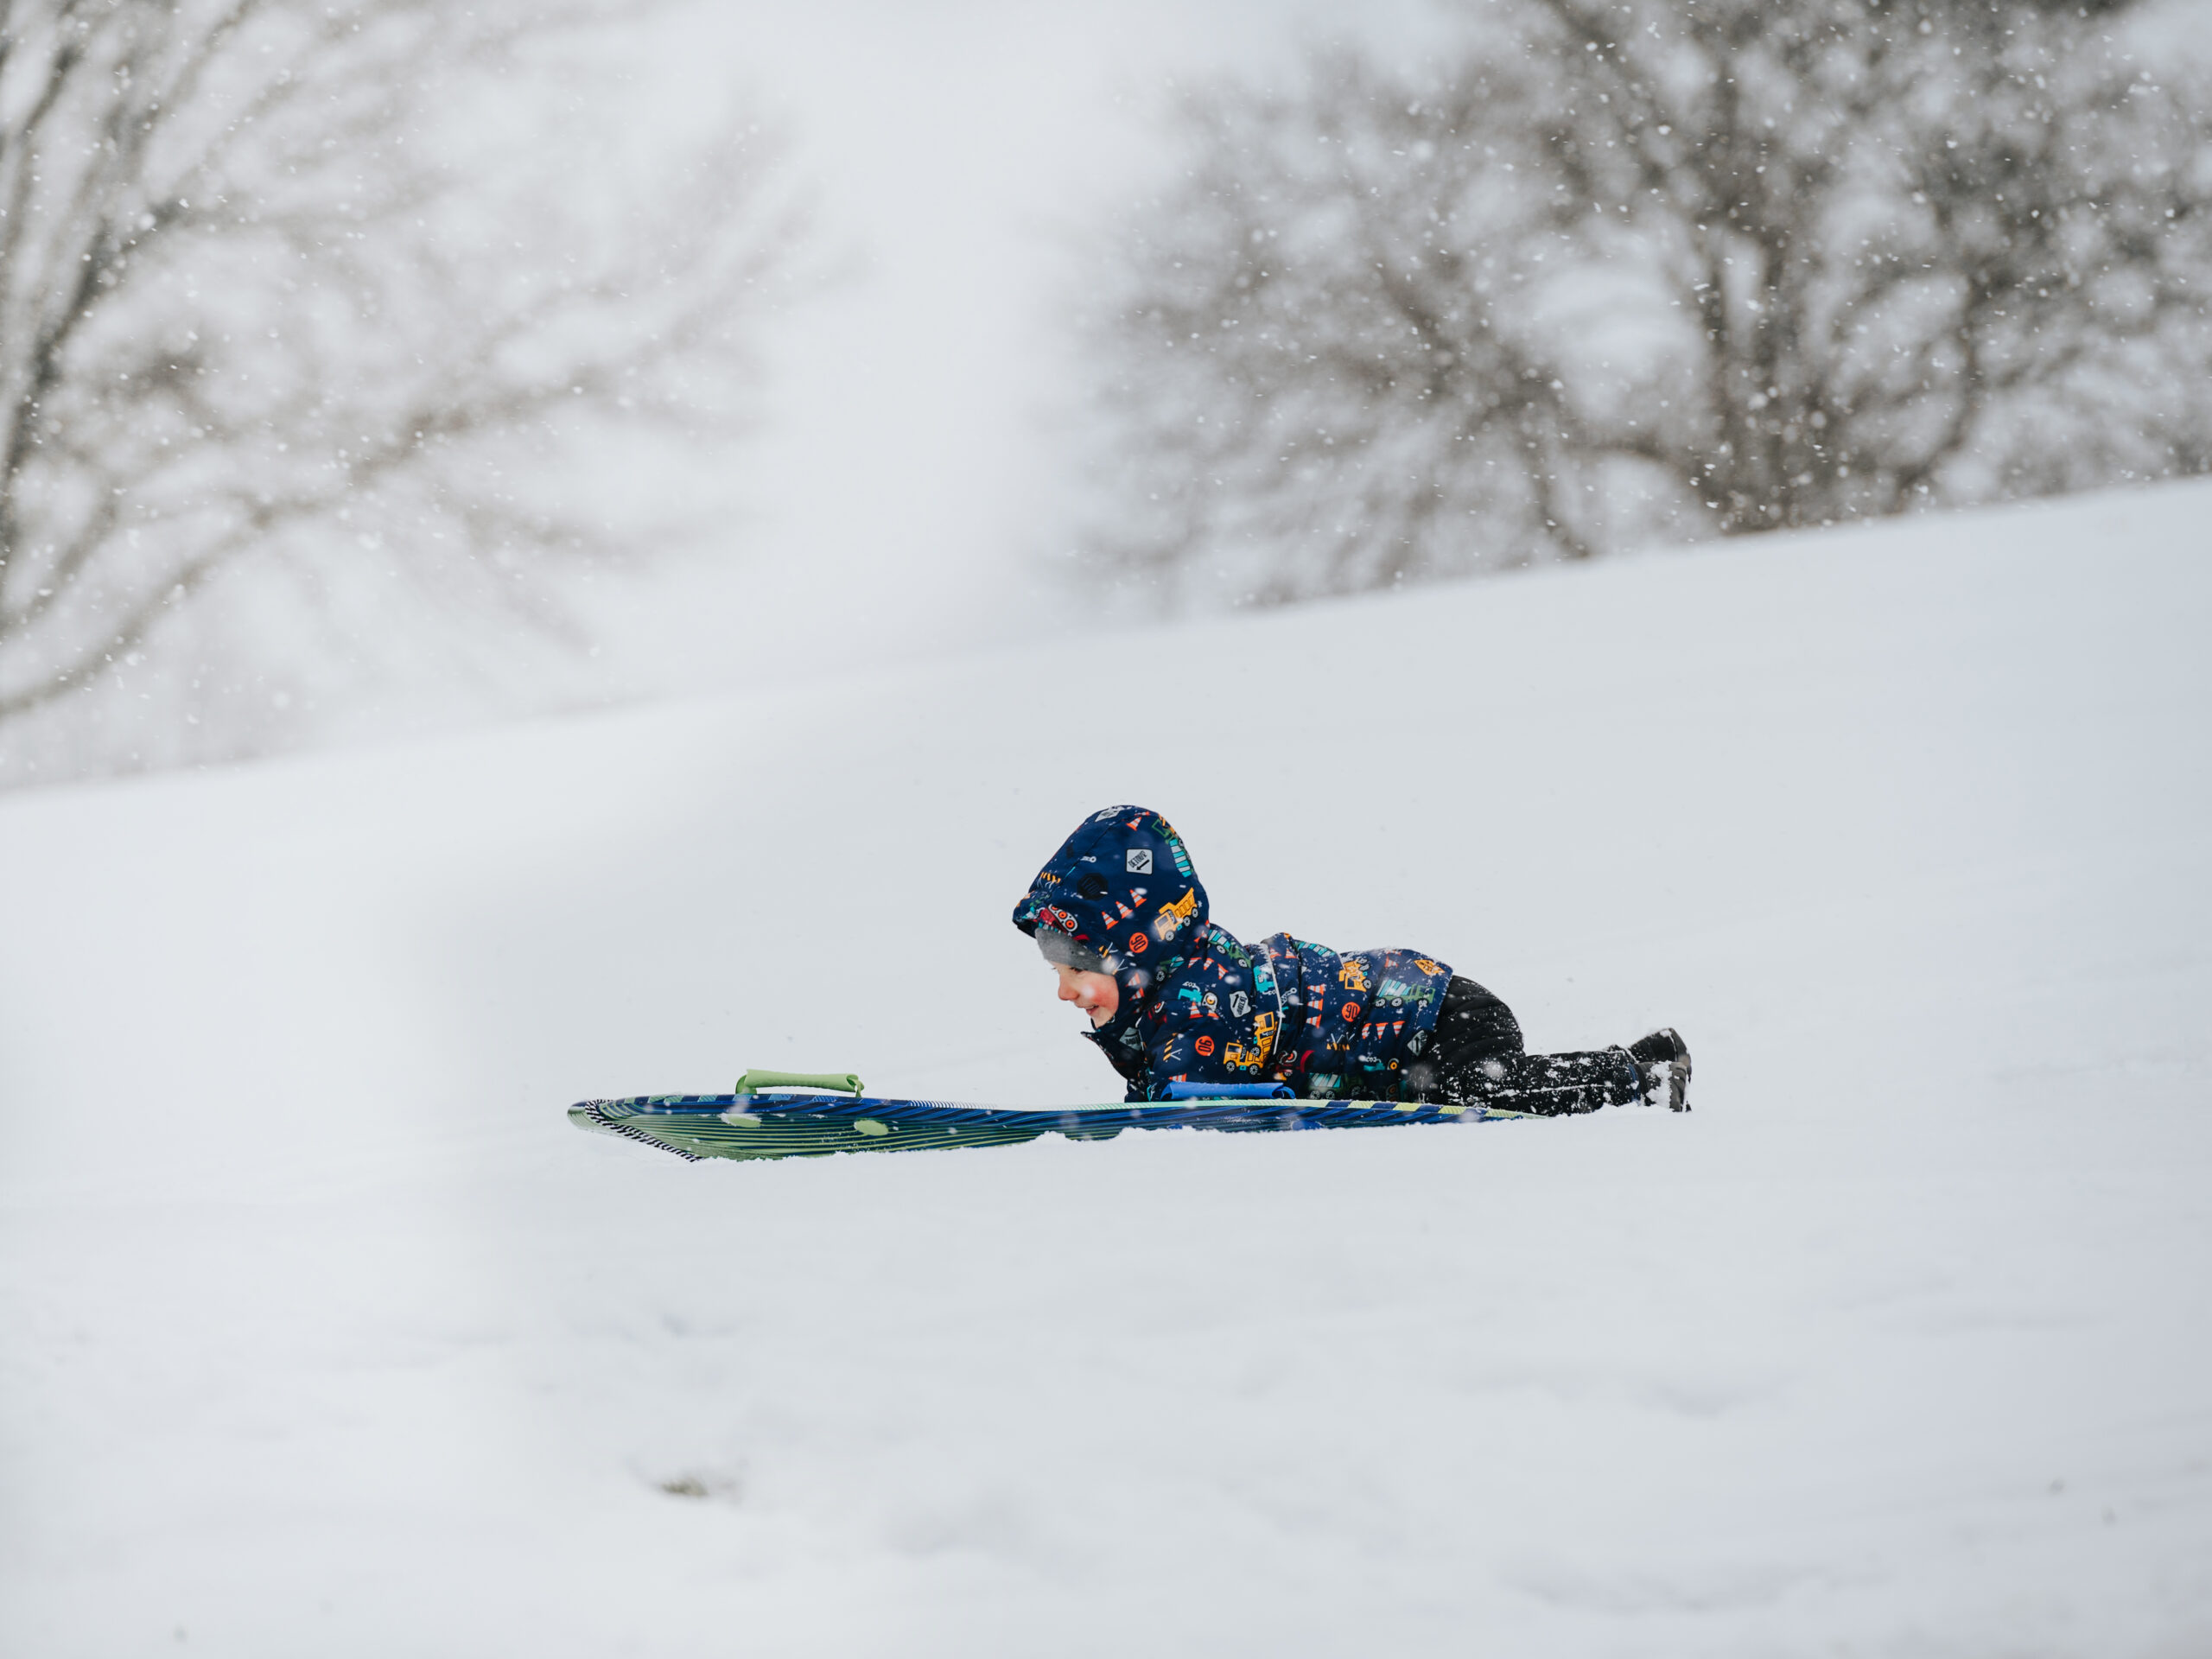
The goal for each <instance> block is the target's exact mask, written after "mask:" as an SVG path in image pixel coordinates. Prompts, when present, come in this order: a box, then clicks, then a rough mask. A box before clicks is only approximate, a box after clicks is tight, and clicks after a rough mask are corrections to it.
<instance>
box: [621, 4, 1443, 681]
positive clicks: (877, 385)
mask: <svg viewBox="0 0 2212 1659" xmlns="http://www.w3.org/2000/svg"><path fill="white" fill-rule="evenodd" d="M1440 16H1442V9H1441V8H1440V7H1438V6H1435V5H1432V4H1429V3H1427V0H1388V3H1380V4H1378V3H1372V0H1370V3H1366V4H1361V5H1350V4H1344V3H1337V4H1326V3H1313V0H1283V3H1275V4H1268V3H1262V0H1200V3H1181V4H1176V3H1170V0H1122V3H1103V4H1077V3H1070V0H903V3H902V0H831V3H804V0H756V3H750V4H746V5H741V6H735V5H710V6H704V7H701V8H698V9H696V10H689V11H686V12H683V13H680V14H678V15H677V16H674V17H671V18H670V19H668V20H667V21H666V22H664V23H663V24H661V25H658V26H657V27H658V28H664V29H667V30H668V32H669V36H670V40H671V49H670V50H668V51H667V52H665V53H659V52H656V53H654V54H652V55H651V58H650V61H651V62H652V65H653V67H652V69H651V70H650V71H649V72H648V74H647V76H646V77H645V79H647V80H648V81H649V82H650V83H651V84H650V85H648V86H644V87H642V88H640V91H641V92H643V93H644V94H645V96H644V99H643V102H644V104H645V105H646V106H647V107H651V108H659V109H663V110H667V111H683V110H687V109H690V108H693V107H696V106H697V105H701V104H702V103H704V102H710V101H712V100H714V99H717V98H719V97H721V96H724V95H726V93H727V92H728V89H729V88H731V87H732V86H753V87H756V88H758V89H760V92H763V93H764V94H765V95H766V102H767V103H768V104H770V105H772V106H773V107H777V108H779V109H780V110H781V111H783V112H784V114H785V118H787V120H788V122H789V124H790V127H791V131H792V134H793V136H794V138H795V140H796V149H797V156H798V165H799V166H800V167H801V168H803V169H804V171H805V172H806V173H807V174H808V175H810V177H811V178H813V179H814V180H815V181H817V182H818V184H819V186H820V192H821V194H820V201H819V217H818V228H819V233H820V234H819V242H818V246H817V252H818V255H819V256H820V257H823V259H824V261H825V263H826V262H833V261H837V260H841V259H842V260H845V261H846V262H847V263H848V265H849V272H850V274H849V276H848V277H846V278H845V279H844V280H843V281H842V282H841V283H838V284H836V286H834V287H833V288H831V289H829V291H827V292H824V293H821V294H819V295H817V296H816V297H815V298H813V299H812V300H811V301H810V302H807V303H805V304H804V305H802V306H800V307H798V308H795V309H794V310H793V311H792V312H791V313H790V314H789V315H787V316H786V317H785V318H784V319H783V320H782V321H779V324H778V325H777V327H776V328H775V330H774V335H775V338H774V341H773V346H774V353H775V357H776V360H777V368H778V377H777V380H776V383H775V385H774V388H773V391H772V403H771V414H772V423H771V425H770V427H769V428H768V429H767V430H766V432H765V433H764V434H763V435H762V436H761V437H760V439H758V440H757V441H756V442H754V443H753V445H752V446H751V448H749V450H748V451H747V453H745V454H741V455H739V456H736V457H734V460H733V466H734V467H736V468H737V469H738V470H739V471H740V474H741V476H742V477H743V479H744V480H746V483H747V494H748V496H749V498H750V499H751V501H752V502H753V506H754V511H755V515H756V516H755V517H754V518H753V522H751V523H750V524H746V525H743V526H733V535H732V537H731V543H732V549H731V550H732V555H733V556H728V557H724V558H721V559H720V560H719V561H718V562H717V563H716V564H715V568H714V569H711V570H703V571H702V570H700V569H681V570H677V571H675V572H671V573H670V574H668V575H664V576H663V577H661V578H659V579H657V580H656V581H654V582H652V583H650V584H649V585H648V586H646V587H645V588H643V589H641V590H639V592H638V593H637V594H634V595H632V598H631V599H630V600H629V601H626V602H624V603H622V604H621V605H620V606H619V607H617V606H609V607H607V608H606V610H605V611H604V612H603V613H602V615H601V618H600V624H601V630H602V636H603V639H604V640H605V643H606V645H607V650H608V651H609V652H610V653H611V654H612V655H613V657H614V658H615V662H616V664H617V667H618V671H619V672H620V674H621V675H622V676H623V677H624V678H625V679H626V680H628V681H629V682H630V683H632V684H633V685H635V686H636V687H637V688H638V689H640V690H643V689H646V688H648V687H650V686H652V685H653V684H655V683H659V682H663V681H664V678H665V677H667V676H668V675H670V674H671V673H673V674H676V675H677V677H679V678H680V679H681V680H682V681H683V682H685V683H696V682H697V680H698V679H699V678H700V677H702V675H704V676H706V677H710V678H719V677H724V676H726V675H729V674H734V673H737V672H740V671H741V669H740V667H739V664H740V663H741V662H742V663H744V664H751V665H752V666H753V668H755V669H760V668H776V667H780V666H784V665H786V664H804V663H807V662H810V661H812V662H818V661H819V659H820V652H821V648H822V646H823V645H824V644H826V643H828V642H829V641H831V640H835V641H836V642H837V643H838V644H839V645H841V646H842V647H845V648H849V649H855V650H860V651H864V652H868V653H871V654H874V653H885V652H893V653H899V654H904V653H906V652H914V651H921V652H935V651H940V650H945V649H956V648H958V647H961V646H963V645H972V644H976V643H979V642H982V641H988V640H993V639H1002V638H1006V637H1008V636H1009V635H1010V634H1012V633H1014V632H1019V631H1020V629H1021V628H1022V627H1023V626H1025V619H1026V618H1027V617H1030V616H1032V615H1033V613H1034V612H1035V609H1036V607H1037V605H1038V604H1039V602H1040V601H1042V602H1049V601H1045V600H1044V596H1043V595H1040V594H1039V589H1038V586H1037V583H1036V578H1035V575H1034V569H1033V559H1034V558H1035V556H1037V555H1038V554H1039V552H1040V551H1043V550H1050V549H1052V548H1053V547H1055V546H1058V545H1064V544H1065V530H1066V526H1067V517H1066V509H1067V503H1068V496H1069V491H1068V487H1067V486H1068V484H1069V481H1070V480H1069V476H1068V474H1067V471H1066V470H1065V469H1066V468H1067V467H1069V466H1070V465H1071V463H1072V462H1073V461H1074V460H1075V459H1076V457H1075V456H1074V455H1073V454H1071V450H1070V447H1069V445H1068V444H1067V442H1066V441H1065V429H1064V427H1063V426H1062V424H1061V423H1060V421H1059V418H1058V417H1059V416H1060V415H1061V413H1062V412H1063V411H1064V410H1066V409H1067V408H1068V407H1069V406H1070V404H1071V401H1072V400H1073V399H1074V398H1076V397H1079V396H1080V395H1081V392H1082V389H1083V388H1082V381H1081V376H1082V372H1083V371H1082V367H1081V365H1079V364H1077V362H1075V361H1074V360H1073V359H1071V357H1070V356H1069V355H1068V353H1067V351H1066V346H1065V336H1064V334H1063V332H1062V330H1061V327H1060V318H1061V315H1062V314H1063V312H1064V310H1065V304H1066V302H1067V301H1068V300H1069V299H1070V298H1071V296H1073V294H1074V293H1075V292H1076V291H1077V287H1078V285H1079V284H1080V282H1081V280H1082V278H1081V274H1080V270H1079V266H1078V261H1077V250H1078V249H1079V248H1080V246H1081V241H1082V236H1083V233H1084V231H1085V230H1086V228H1087V227H1089V226H1093V225H1096V224H1097V223H1098V222H1099V221H1100V219H1101V218H1102V215H1103V214H1105V213H1108V212H1109V211H1110V210H1111V207H1112V206H1113V204H1115V203H1116V202H1117V201H1118V200H1122V199H1124V198H1125V197H1126V195H1127V194H1128V192H1130V191H1132V190H1134V189H1135V188H1138V187H1139V186H1140V185H1141V181H1143V180H1145V179H1146V178H1147V176H1149V174H1148V169H1150V168H1157V167H1159V166H1160V165H1161V164H1163V162H1164V161H1165V158H1166V149H1165V148H1164V146H1163V145H1162V143H1161V142H1160V131H1159V118H1160V113H1161V111H1163V110H1164V109H1165V108H1166V102H1167V99H1168V95H1169V89H1170V87H1171V86H1172V84H1173V82H1175V81H1176V80H1177V79H1179V78H1180V79H1186V80H1187V79H1190V78H1191V77H1192V76H1194V75H1198V74H1202V73H1205V72H1207V71H1209V70H1211V69H1214V68H1217V67H1226V66H1230V65H1235V66H1239V67H1244V68H1246V69H1250V70H1259V69H1262V68H1264V67H1267V66H1269V65H1275V64H1282V63H1284V62H1286V61H1287V60H1288V59H1289V58H1290V56H1291V54H1293V52H1294V50H1295V48H1296V47H1297V45H1298V43H1299V42H1300V41H1305V40H1310V39H1312V38H1313V37H1314V36H1315V35H1325V34H1337V33H1342V32H1344V31H1345V30H1346V29H1357V30H1358V31H1359V32H1360V33H1362V34H1363V35H1369V36H1370V37H1372V36H1374V35H1378V34H1385V33H1387V34H1390V35H1395V36H1396V37H1398V38H1402V39H1412V38H1416V37H1418V36H1419V35H1421V34H1423V33H1425V32H1427V30H1428V29H1433V28H1434V27H1435V26H1436V22H1437V20H1438V19H1439V18H1440ZM1059 602H1061V603H1063V604H1064V603H1065V598H1064V597H1063V598H1062V599H1061V600H1060V601H1059ZM741 637H742V640H743V645H742V646H740V645H739V643H738V642H739V640H740V638H741ZM740 650H742V653H743V655H742V658H739V657H737V656H736V655H735V653H736V652H739V651H740ZM709 662H713V663H718V664H722V665H721V666H718V667H715V668H711V669H710V668H707V667H705V666H704V664H708V663H709Z"/></svg>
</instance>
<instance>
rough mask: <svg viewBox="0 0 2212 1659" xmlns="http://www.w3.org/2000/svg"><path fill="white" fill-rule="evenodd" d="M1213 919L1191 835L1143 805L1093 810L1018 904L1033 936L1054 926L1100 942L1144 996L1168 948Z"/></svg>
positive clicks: (1129, 986)
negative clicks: (1188, 845) (1188, 840)
mask: <svg viewBox="0 0 2212 1659" xmlns="http://www.w3.org/2000/svg"><path fill="white" fill-rule="evenodd" d="M1205 920H1206V890H1205V886H1204V884H1203V883H1201V882H1200V881H1199V880H1198V872H1197V871H1196V870H1195V869H1193V868H1192V865H1191V855H1190V854H1189V853H1188V852H1187V851H1186V850H1185V849H1184V846H1183V838H1182V837H1181V836H1179V835H1177V834H1176V833H1175V830H1174V828H1173V826H1172V825H1171V824H1170V823H1168V822H1167V820H1166V819H1165V818H1163V817H1160V814H1159V813H1157V812H1154V811H1152V810H1149V809H1148V808H1146V807H1141V806H1109V807H1106V808H1104V809H1103V810H1100V811H1097V812H1094V813H1092V814H1091V815H1090V817H1087V818H1085V819H1084V821H1083V822H1082V823H1079V824H1077V826H1076V829H1075V833H1074V834H1073V835H1071V836H1069V837H1068V838H1067V839H1066V840H1065V841H1064V842H1061V843H1060V849H1059V851H1058V852H1057V853H1054V854H1053V855H1052V859H1051V861H1049V862H1047V863H1046V866H1045V868H1043V869H1041V870H1039V871H1038V872H1037V879H1036V880H1033V881H1032V882H1031V883H1030V884H1029V891H1028V892H1027V893H1024V894H1022V896H1021V902H1020V904H1018V905H1016V906H1014V925H1015V926H1016V927H1018V928H1020V930H1021V931H1023V932H1024V933H1027V934H1028V935H1029V936H1030V937H1031V938H1035V937H1037V933H1038V930H1039V929H1040V928H1052V929H1053V930H1055V931H1058V932H1060V933H1063V934H1065V935H1066V936H1067V937H1068V938H1070V939H1071V940H1073V941H1074V942H1075V943H1076V944H1079V945H1084V946H1087V947H1089V948H1090V950H1096V952H1097V953H1098V955H1099V957H1101V958H1102V959H1103V963H1104V965H1105V970H1106V971H1107V972H1108V973H1109V974H1112V975H1113V976H1115V978H1116V980H1118V981H1119V982H1121V984H1122V988H1123V989H1124V990H1126V991H1128V992H1130V993H1133V994H1134V995H1135V996H1138V997H1141V995H1142V994H1143V991H1144V988H1145V987H1146V986H1147V985H1149V984H1150V983H1151V982H1152V978H1153V969H1154V965H1155V963H1157V961H1158V960H1159V957H1160V954H1161V952H1162V950H1163V948H1164V947H1166V945H1168V944H1170V943H1171V942H1173V940H1174V939H1176V938H1179V937H1181V936H1184V935H1186V934H1189V933H1192V932H1194V931H1196V930H1197V929H1198V927H1200V926H1201V925H1204V923H1205Z"/></svg>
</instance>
